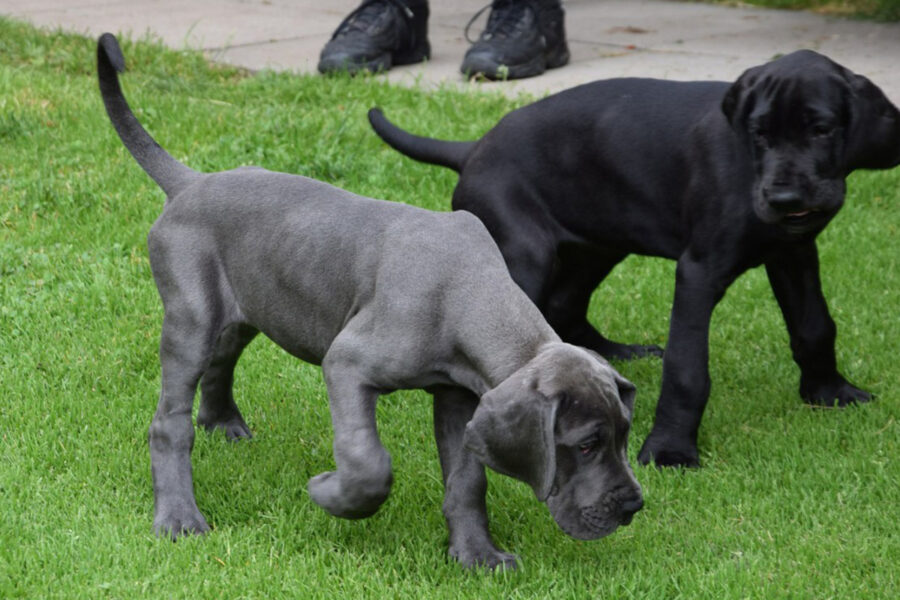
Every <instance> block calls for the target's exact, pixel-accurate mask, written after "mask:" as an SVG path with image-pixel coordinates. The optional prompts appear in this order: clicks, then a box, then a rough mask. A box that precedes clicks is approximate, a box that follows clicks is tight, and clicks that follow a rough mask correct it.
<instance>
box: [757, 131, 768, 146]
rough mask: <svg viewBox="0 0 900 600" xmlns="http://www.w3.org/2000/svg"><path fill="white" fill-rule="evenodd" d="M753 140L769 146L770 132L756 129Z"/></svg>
mask: <svg viewBox="0 0 900 600" xmlns="http://www.w3.org/2000/svg"><path fill="white" fill-rule="evenodd" d="M753 141H755V142H756V143H757V144H762V145H765V146H767V145H768V144H769V132H768V131H766V130H765V129H754V130H753Z"/></svg>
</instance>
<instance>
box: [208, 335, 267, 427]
mask: <svg viewBox="0 0 900 600" xmlns="http://www.w3.org/2000/svg"><path fill="white" fill-rule="evenodd" d="M257 333H259V330H257V329H256V328H254V327H251V326H250V325H246V324H243V323H236V324H234V325H231V326H229V327H226V328H225V329H224V330H223V331H222V333H221V335H219V339H218V341H217V343H216V351H215V354H213V358H212V361H210V363H209V366H208V367H207V368H206V372H205V373H203V378H202V379H201V380H200V392H201V399H200V411H199V412H198V413H197V424H198V425H202V426H203V427H204V428H206V430H207V431H209V432H213V431H215V430H217V429H222V430H224V431H225V436H226V437H227V438H228V439H229V440H239V439H242V438H251V437H253V434H252V433H251V432H250V428H249V427H248V426H247V423H246V422H245V421H244V417H243V416H242V415H241V411H240V410H239V409H238V407H237V404H236V403H235V401H234V393H233V391H232V386H233V384H234V368H235V365H237V361H238V359H239V358H240V356H241V352H243V350H244V348H245V347H246V346H247V344H249V343H250V342H251V341H252V340H253V338H255V337H256V334H257Z"/></svg>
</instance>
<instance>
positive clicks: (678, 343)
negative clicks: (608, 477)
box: [638, 252, 731, 467]
mask: <svg viewBox="0 0 900 600" xmlns="http://www.w3.org/2000/svg"><path fill="white" fill-rule="evenodd" d="M730 283H731V280H730V279H729V280H727V281H723V280H722V277H716V276H713V275H712V273H711V272H710V268H709V266H708V265H706V264H704V263H703V262H702V261H698V260H695V259H693V258H692V257H691V256H690V252H687V253H685V255H684V256H682V257H681V259H679V261H678V268H677V271H676V275H675V301H674V303H673V306H672V316H671V320H670V323H669V340H668V343H667V344H666V353H665V355H664V356H663V375H662V390H661V391H660V395H659V402H658V403H657V405H656V418H655V420H654V423H653V429H651V431H650V435H648V436H647V439H646V440H645V441H644V445H643V446H642V447H641V451H640V452H639V453H638V461H639V462H640V463H641V464H644V465H646V464H649V463H650V462H651V461H653V462H655V463H656V464H657V465H658V466H683V467H698V466H700V457H699V453H698V451H697V431H698V430H699V428H700V420H701V418H702V417H703V410H704V409H705V408H706V402H707V400H708V399H709V388H710V382H709V364H708V363H709V322H710V318H711V317H712V312H713V309H714V308H715V306H716V304H718V302H719V300H720V299H721V298H722V295H723V294H724V292H725V289H726V288H727V287H728V284H730Z"/></svg>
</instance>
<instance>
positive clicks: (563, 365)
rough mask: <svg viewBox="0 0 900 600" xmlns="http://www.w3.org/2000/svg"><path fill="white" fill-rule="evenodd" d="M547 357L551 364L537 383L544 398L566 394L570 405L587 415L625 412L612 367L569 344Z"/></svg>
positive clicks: (542, 372)
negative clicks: (599, 412) (611, 410)
mask: <svg viewBox="0 0 900 600" xmlns="http://www.w3.org/2000/svg"><path fill="white" fill-rule="evenodd" d="M544 354H545V360H546V361H547V364H546V365H543V366H544V367H545V368H542V369H541V370H540V376H539V377H538V378H537V380H536V381H535V385H536V386H537V389H538V391H540V392H541V393H542V394H543V395H544V396H546V397H548V398H551V397H554V396H557V395H562V396H564V397H565V398H566V399H567V404H569V405H574V407H579V408H580V410H582V411H585V412H587V413H590V412H596V411H598V410H599V411H603V412H608V411H609V410H610V409H615V410H616V411H617V412H621V411H623V409H624V407H623V406H622V405H621V402H619V391H618V387H617V385H616V379H615V374H614V371H613V369H612V367H610V366H609V365H608V364H606V363H605V362H601V361H600V360H598V359H597V358H595V357H594V356H592V355H591V354H590V353H588V352H586V351H585V350H583V349H581V348H577V347H575V346H570V345H568V344H559V345H554V347H553V348H551V349H550V350H549V351H548V352H546V353H544Z"/></svg>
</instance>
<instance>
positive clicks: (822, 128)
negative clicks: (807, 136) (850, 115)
mask: <svg viewBox="0 0 900 600" xmlns="http://www.w3.org/2000/svg"><path fill="white" fill-rule="evenodd" d="M832 133H834V128H833V127H832V126H831V125H815V126H814V127H813V129H812V134H813V135H814V136H816V137H829V136H831V134H832Z"/></svg>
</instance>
